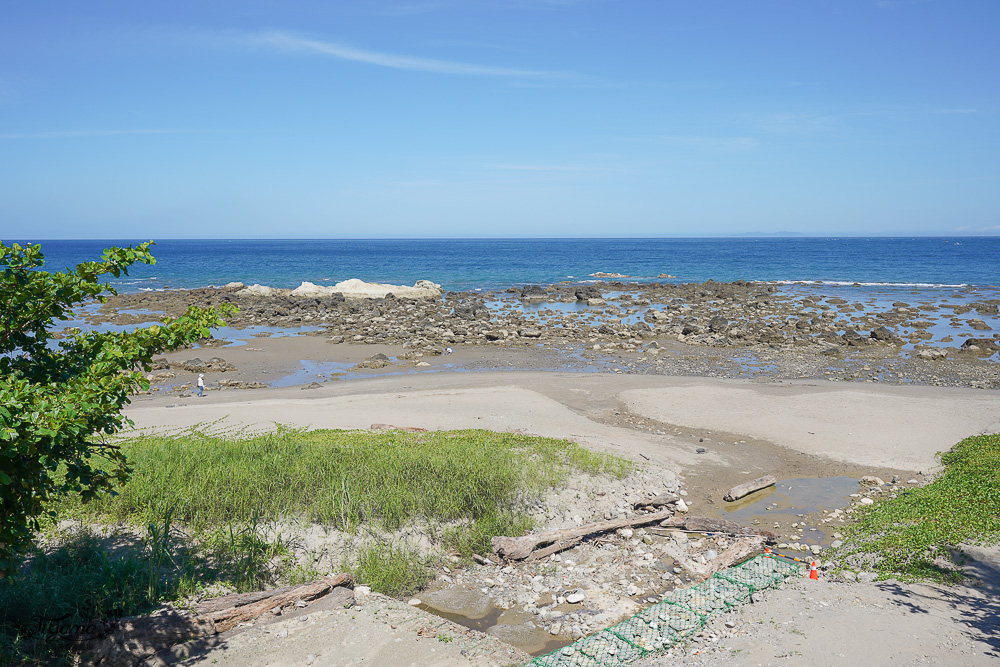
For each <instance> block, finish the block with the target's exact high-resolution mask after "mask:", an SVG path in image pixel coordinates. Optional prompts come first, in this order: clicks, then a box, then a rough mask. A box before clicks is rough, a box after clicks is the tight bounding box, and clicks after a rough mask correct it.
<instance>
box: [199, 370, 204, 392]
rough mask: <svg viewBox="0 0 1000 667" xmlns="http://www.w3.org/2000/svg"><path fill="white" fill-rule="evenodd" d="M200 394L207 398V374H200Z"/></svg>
mask: <svg viewBox="0 0 1000 667" xmlns="http://www.w3.org/2000/svg"><path fill="white" fill-rule="evenodd" d="M198 396H200V397H201V398H205V374H204V373H201V374H199V375H198Z"/></svg>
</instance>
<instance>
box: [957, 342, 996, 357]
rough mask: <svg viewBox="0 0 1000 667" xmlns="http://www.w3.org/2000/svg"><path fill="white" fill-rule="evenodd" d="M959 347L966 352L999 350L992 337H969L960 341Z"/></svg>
mask: <svg viewBox="0 0 1000 667" xmlns="http://www.w3.org/2000/svg"><path fill="white" fill-rule="evenodd" d="M972 348H977V349H972ZM961 349H962V350H963V351H966V352H978V353H983V354H993V353H994V352H1000V346H998V345H997V343H996V341H995V340H993V339H992V338H969V339H967V340H966V341H965V342H964V343H962V348H961Z"/></svg>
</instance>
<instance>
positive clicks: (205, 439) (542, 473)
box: [64, 429, 633, 531]
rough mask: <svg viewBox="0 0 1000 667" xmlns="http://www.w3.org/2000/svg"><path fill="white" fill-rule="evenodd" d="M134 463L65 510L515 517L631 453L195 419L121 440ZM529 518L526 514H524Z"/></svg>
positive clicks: (116, 515) (199, 518) (388, 525)
mask: <svg viewBox="0 0 1000 667" xmlns="http://www.w3.org/2000/svg"><path fill="white" fill-rule="evenodd" d="M122 449H123V450H124V452H125V454H126V456H127V457H128V460H129V461H130V462H131V465H132V466H133V468H134V473H133V476H132V479H131V481H129V483H128V484H126V485H125V486H123V487H122V488H121V489H119V493H118V495H116V496H114V497H110V496H109V497H105V498H101V499H98V500H95V501H92V502H90V503H88V504H87V505H79V504H77V505H76V506H75V507H74V506H72V503H68V504H67V505H66V506H65V507H64V511H66V512H77V513H82V514H85V515H91V516H100V517H102V518H103V519H110V520H113V521H125V522H132V523H147V522H149V521H151V520H156V519H157V518H158V517H161V516H163V513H164V512H165V511H166V510H167V508H173V511H174V517H175V519H176V520H177V521H180V522H183V523H185V524H186V525H188V526H191V527H194V528H202V527H209V526H218V525H225V524H227V523H232V522H236V523H242V522H248V521H251V520H258V521H276V520H278V519H281V518H287V517H296V518H304V519H306V520H308V521H312V522H315V523H320V524H324V525H330V526H333V527H335V528H338V529H340V530H352V529H354V528H356V527H357V526H359V525H361V524H366V523H367V524H375V525H377V526H379V527H380V528H384V529H385V530H390V531H392V530H396V529H398V528H400V527H402V526H405V525H408V524H412V523H413V522H416V521H429V522H442V523H447V522H456V521H459V522H461V521H465V522H471V524H470V525H472V524H475V523H476V522H484V523H486V524H488V525H503V526H504V528H505V529H507V527H508V526H510V525H518V524H517V521H513V523H512V522H511V521H507V520H504V515H505V514H508V513H510V512H515V513H516V512H518V511H519V510H520V509H521V508H523V507H525V506H526V505H527V504H529V503H531V502H533V501H536V500H537V499H539V498H540V497H541V496H542V495H543V494H544V493H545V492H546V491H547V490H549V489H551V488H555V487H557V486H559V485H560V484H562V483H563V482H565V480H566V477H567V475H568V474H569V473H571V472H574V471H577V472H587V473H591V474H605V475H611V476H613V477H622V476H624V475H626V474H628V473H629V472H631V470H632V469H633V465H632V464H631V463H630V462H628V461H625V460H623V459H620V458H616V457H612V456H608V455H604V454H596V453H593V452H589V451H587V450H585V449H583V448H582V447H580V446H578V445H576V444H574V443H571V442H568V441H565V440H555V439H550V438H538V437H531V436H524V435H518V434H511V433H494V432H490V431H480V430H475V431H449V432H431V433H403V432H369V431H298V430H291V429H280V430H278V431H277V432H273V433H265V434H259V435H249V436H235V437H226V436H216V435H209V434H205V433H201V432H199V431H190V432H188V433H185V434H182V435H177V436H168V437H165V436H145V437H142V438H137V439H135V440H129V441H126V442H124V443H123V444H122ZM520 525H522V527H523V524H520Z"/></svg>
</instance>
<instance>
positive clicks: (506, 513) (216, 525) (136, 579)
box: [0, 428, 633, 664]
mask: <svg viewBox="0 0 1000 667" xmlns="http://www.w3.org/2000/svg"><path fill="white" fill-rule="evenodd" d="M121 447H122V450H123V451H124V453H125V455H126V456H127V457H128V459H129V462H130V465H131V466H132V468H133V470H134V472H133V476H132V479H131V480H130V481H129V482H128V483H126V484H125V485H123V486H122V487H121V488H119V489H118V492H117V494H116V495H108V496H105V497H101V498H98V499H95V500H93V501H92V502H89V503H86V504H84V503H81V502H80V500H79V499H78V498H69V499H67V500H65V501H63V502H62V503H61V505H60V506H59V507H58V508H56V509H57V513H58V515H59V516H60V517H61V518H67V517H70V516H75V517H78V518H81V519H83V520H84V522H85V523H86V522H88V521H93V522H95V523H109V522H115V523H118V522H121V523H125V524H130V525H131V526H132V527H133V528H134V529H129V530H127V531H126V534H129V535H131V538H130V539H131V544H130V546H129V548H127V549H124V550H122V549H114V548H111V547H109V545H108V543H107V542H108V541H107V539H105V538H100V537H99V536H95V534H94V533H88V532H87V531H86V530H84V531H82V532H80V533H78V534H75V535H72V536H70V537H68V538H63V539H62V540H61V542H59V541H57V542H56V544H55V545H54V546H50V547H49V548H48V550H46V551H42V550H39V551H38V552H37V553H36V554H34V557H33V559H32V560H31V562H30V563H29V564H28V565H26V566H25V567H24V568H23V569H22V571H21V572H19V573H17V574H16V575H15V576H14V578H13V579H12V580H10V581H0V664H20V663H24V664H32V663H41V662H45V663H49V662H52V661H56V660H58V659H65V660H72V656H71V655H70V654H69V653H68V652H67V651H66V649H65V642H63V643H60V642H59V641H56V640H58V639H68V638H69V636H68V635H67V636H59V635H60V634H61V632H62V631H61V630H60V632H59V633H56V634H52V633H51V632H49V633H48V634H50V635H52V636H51V637H48V636H46V632H48V630H46V629H45V628H41V629H39V628H36V627H35V625H37V624H38V622H39V621H38V619H49V618H59V619H62V620H61V621H60V623H62V624H63V625H65V624H67V623H68V624H70V625H71V626H73V627H76V626H78V625H85V624H87V623H89V622H91V621H92V620H93V619H101V620H109V619H111V618H114V617H117V616H121V615H128V614H134V613H143V612H144V611H148V610H149V609H151V608H152V607H154V606H155V605H156V604H158V603H161V602H163V601H165V600H176V599H180V598H183V597H185V596H186V595H188V594H191V593H193V592H198V591H200V590H203V588H204V587H205V586H207V585H214V584H223V585H225V586H226V587H227V588H231V589H235V590H238V591H248V590H255V589H260V588H264V587H267V586H270V585H273V584H275V583H278V581H279V579H280V580H282V581H292V582H294V581H300V580H305V579H309V578H312V577H314V576H316V575H318V574H319V573H318V572H314V571H313V570H312V569H311V566H310V565H301V564H298V563H297V562H296V559H295V557H294V555H293V554H292V549H291V544H290V543H289V542H288V541H287V540H285V539H284V538H283V537H282V535H281V534H280V532H278V531H277V530H275V527H274V524H280V523H281V522H284V521H286V520H288V519H304V520H306V521H312V522H316V523H320V524H324V525H327V526H331V527H335V528H338V529H341V530H346V531H355V530H357V529H359V528H361V527H364V531H360V530H358V533H359V534H358V538H359V539H358V543H359V545H360V547H359V548H358V549H357V551H356V553H355V554H354V558H353V562H352V563H346V562H345V564H344V566H345V567H346V568H349V569H351V570H352V571H353V573H354V575H355V577H356V579H357V580H358V581H359V582H361V583H365V584H368V585H370V586H371V587H372V588H373V589H374V590H377V591H380V592H383V593H387V594H390V595H406V594H409V593H411V592H413V591H415V590H417V589H419V588H421V587H423V586H424V585H425V584H426V583H427V581H428V580H429V579H430V578H431V577H432V576H433V573H432V571H431V570H430V569H429V561H428V557H427V555H426V554H421V553H420V552H419V551H418V550H417V549H416V547H415V546H414V545H412V544H408V543H405V542H404V541H402V540H396V541H393V539H392V538H391V537H386V535H385V533H387V532H388V533H391V532H393V531H396V530H398V529H400V528H403V527H408V526H413V525H415V524H424V525H425V526H427V527H428V528H429V530H428V531H427V533H428V534H430V535H431V536H432V537H433V539H435V540H436V541H437V543H438V545H439V546H441V547H446V548H451V549H455V550H457V551H459V552H460V553H462V554H464V555H466V556H471V555H472V553H474V552H479V553H483V552H487V551H489V549H490V538H492V537H493V536H494V535H498V534H507V535H518V534H521V533H523V532H524V531H526V530H529V529H530V528H531V527H532V526H533V520H532V518H531V513H530V510H531V509H532V505H533V504H534V503H535V502H536V501H537V500H539V499H540V498H541V497H542V496H543V495H544V494H545V492H546V491H547V490H549V489H551V488H554V487H558V486H559V485H561V484H563V483H564V482H565V480H566V478H567V476H568V475H569V474H571V473H572V472H586V473H590V474H595V475H609V476H613V477H622V476H625V475H627V474H628V473H630V472H631V471H632V470H633V465H632V464H631V463H629V462H628V461H625V460H623V459H619V458H616V457H612V456H607V455H602V454H594V453H591V452H588V451H587V450H585V449H583V448H581V447H579V446H577V445H575V444H573V443H570V442H567V441H564V440H553V439H548V438H538V437H533V436H524V435H517V434H509V433H492V432H488V431H452V432H435V433H404V432H382V433H372V432H367V431H301V430H294V429H288V428H279V429H278V430H277V431H275V432H272V433H266V434H258V435H246V434H236V435H232V434H230V435H212V434H208V433H205V432H202V431H199V430H191V431H188V432H185V433H182V434H179V435H173V436H144V437H140V438H135V439H132V440H126V441H123V442H122V443H121ZM373 528H377V529H379V530H373ZM380 530H381V531H382V533H381V534H380ZM361 532H363V533H364V535H365V537H364V539H362V536H361V534H360V533H361ZM140 536H141V537H140ZM372 536H374V539H373V538H372ZM46 622H47V621H44V620H43V621H42V623H43V624H44V623H46ZM33 624H35V625H33ZM60 627H61V626H60ZM70 634H72V633H70ZM60 646H62V647H63V648H60Z"/></svg>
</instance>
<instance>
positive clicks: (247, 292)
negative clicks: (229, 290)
mask: <svg viewBox="0 0 1000 667" xmlns="http://www.w3.org/2000/svg"><path fill="white" fill-rule="evenodd" d="M277 293H278V290H276V289H274V288H273V287H268V286H267V285H256V284H255V285H250V286H249V287H246V288H244V289H241V290H240V291H239V292H237V294H239V295H241V296H274V295H275V294H277Z"/></svg>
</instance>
